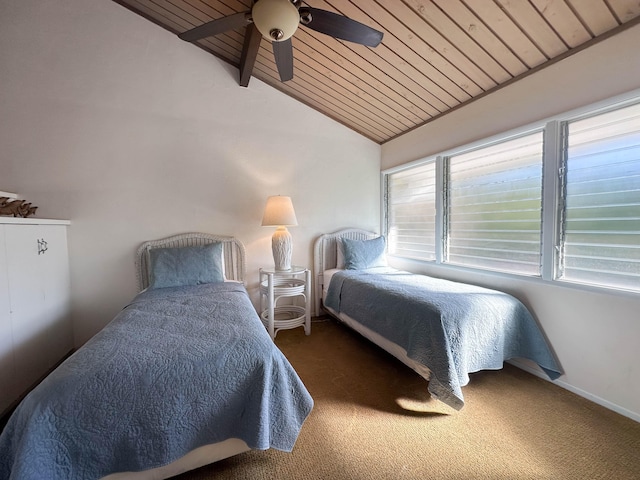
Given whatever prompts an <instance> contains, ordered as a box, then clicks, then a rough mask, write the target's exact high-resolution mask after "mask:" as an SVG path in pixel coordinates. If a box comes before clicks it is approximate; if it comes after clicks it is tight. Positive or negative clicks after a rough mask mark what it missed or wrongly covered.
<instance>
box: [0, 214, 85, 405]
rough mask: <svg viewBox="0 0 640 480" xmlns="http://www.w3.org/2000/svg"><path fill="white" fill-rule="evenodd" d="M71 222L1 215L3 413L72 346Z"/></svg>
mask: <svg viewBox="0 0 640 480" xmlns="http://www.w3.org/2000/svg"><path fill="white" fill-rule="evenodd" d="M69 223H70V222H69V221H66V220H46V219H39V218H36V219H33V218H26V219H25V218H12V217H0V415H2V414H3V413H6V411H7V409H8V408H10V407H11V406H13V404H14V403H15V402H16V401H17V400H18V399H19V398H20V397H21V396H22V395H23V394H25V393H26V392H27V391H28V390H29V389H30V388H31V387H33V386H34V385H35V384H36V383H37V382H38V381H39V380H40V379H41V378H42V377H43V376H44V375H46V374H47V373H48V372H49V370H50V369H51V368H52V367H53V366H54V365H55V364H56V363H57V362H59V361H60V360H61V359H62V358H63V357H64V356H65V355H66V354H67V353H68V352H69V351H70V350H71V349H72V348H73V334H72V327H71V320H70V317H69V312H70V286H69V255H68V250H67V225H69Z"/></svg>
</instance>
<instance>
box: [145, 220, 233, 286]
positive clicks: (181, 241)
mask: <svg viewBox="0 0 640 480" xmlns="http://www.w3.org/2000/svg"><path fill="white" fill-rule="evenodd" d="M214 242H221V243H222V251H223V256H224V271H225V277H226V278H227V280H237V281H239V282H243V283H244V277H245V274H246V264H245V251H244V245H243V244H242V242H240V241H239V240H238V239H236V238H235V237H228V236H224V235H212V234H210V233H197V232H193V233H183V234H180V235H173V236H171V237H166V238H161V239H159V240H149V241H147V242H144V243H143V244H142V245H140V247H138V250H137V251H136V274H137V276H138V288H139V289H140V290H144V289H145V288H147V287H148V286H149V279H150V274H149V250H151V249H153V248H160V247H169V248H171V247H190V246H194V245H208V244H209V243H214Z"/></svg>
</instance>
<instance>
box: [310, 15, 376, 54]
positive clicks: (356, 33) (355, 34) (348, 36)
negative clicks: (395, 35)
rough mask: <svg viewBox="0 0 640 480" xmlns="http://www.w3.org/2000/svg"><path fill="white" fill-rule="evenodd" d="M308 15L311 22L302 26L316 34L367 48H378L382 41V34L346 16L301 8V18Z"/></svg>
mask: <svg viewBox="0 0 640 480" xmlns="http://www.w3.org/2000/svg"><path fill="white" fill-rule="evenodd" d="M307 13H310V14H311V21H310V22H309V23H306V24H305V23H304V22H302V24H303V25H306V26H307V27H309V28H310V29H312V30H315V31H316V32H320V33H324V34H326V35H330V36H332V37H334V38H339V39H341V40H347V41H348V42H354V43H359V44H361V45H366V46H367V47H377V46H378V45H379V44H380V42H381V41H382V36H383V33H382V32H379V31H378V30H376V29H374V28H371V27H369V26H367V25H365V24H363V23H360V22H356V21H355V20H351V19H350V18H349V17H345V16H344V15H340V14H337V13H333V12H329V11H327V10H320V9H317V8H312V7H302V8H300V17H301V18H304V16H305V14H307Z"/></svg>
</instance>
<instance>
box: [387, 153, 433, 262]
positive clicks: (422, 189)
mask: <svg viewBox="0 0 640 480" xmlns="http://www.w3.org/2000/svg"><path fill="white" fill-rule="evenodd" d="M435 228H436V163H435V161H432V162H430V163H426V164H423V165H419V166H417V167H413V168H410V169H406V170H402V171H399V172H395V173H391V174H389V175H388V176H387V237H388V250H389V253H390V254H392V255H398V256H402V257H407V258H416V259H420V260H434V259H435V252H436V248H435V238H436V233H435V231H436V230H435Z"/></svg>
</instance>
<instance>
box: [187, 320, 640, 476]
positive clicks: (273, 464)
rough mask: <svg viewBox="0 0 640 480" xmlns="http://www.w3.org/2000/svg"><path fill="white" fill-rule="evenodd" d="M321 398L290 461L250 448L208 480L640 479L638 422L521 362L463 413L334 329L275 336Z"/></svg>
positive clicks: (472, 390) (212, 470) (477, 388)
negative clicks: (531, 371)
mask: <svg viewBox="0 0 640 480" xmlns="http://www.w3.org/2000/svg"><path fill="white" fill-rule="evenodd" d="M276 344H277V345H278V346H279V347H280V348H281V349H282V351H283V352H284V353H285V355H286V356H287V357H288V358H289V360H290V362H291V363H292V365H293V366H294V367H295V369H296V370H297V371H298V374H299V375H300V377H301V378H302V380H303V381H304V383H305V385H306V386H307V388H308V389H309V392H310V393H311V395H312V396H313V398H314V400H315V406H314V409H313V411H312V413H311V415H310V416H309V418H308V419H307V421H306V422H305V424H304V426H303V429H302V432H301V434H300V437H299V438H298V442H297V444H296V447H295V448H294V450H293V452H292V453H284V452H279V451H252V452H247V453H245V454H242V455H238V456H236V457H232V458H229V459H226V460H223V461H221V462H218V463H216V464H214V465H209V466H206V467H203V468H201V469H199V470H195V471H193V472H189V473H186V474H183V475H181V476H179V477H176V478H179V479H181V480H205V479H247V480H262V479H264V480H266V479H276V480H279V479H300V480H311V479H314V480H315V479H351V480H379V479H390V480H391V479H394V480H395V479H452V480H453V479H456V480H459V479H508V480H520V479H531V480H533V479H535V480H540V479H553V480H565V479H567V480H569V479H576V480H577V479H579V480H595V479H615V480H625V479H629V480H631V479H640V424H639V423H636V422H634V421H632V420H630V419H628V418H625V417H623V416H621V415H618V414H616V413H614V412H611V411H609V410H607V409H605V408H603V407H600V406H598V405H596V404H593V403H591V402H589V401H587V400H585V399H583V398H580V397H578V396H576V395H574V394H572V393H570V392H568V391H566V390H563V389H561V388H559V387H557V386H555V385H553V384H551V383H550V382H546V381H544V380H542V379H539V378H537V377H535V376H533V375H530V374H528V373H526V372H523V371H521V370H519V369H517V368H515V367H513V366H509V365H507V366H505V368H504V369H503V370H500V371H490V372H480V373H476V374H473V375H472V376H471V383H470V384H469V385H468V386H466V387H464V388H463V393H464V395H465V402H466V405H465V407H464V408H463V409H462V410H461V411H459V412H456V411H455V410H453V409H451V408H449V407H447V406H446V405H444V404H442V403H440V402H438V401H435V400H431V399H430V398H429V395H428V393H427V389H426V382H425V381H424V380H423V379H421V378H420V377H419V376H418V375H417V374H415V373H413V372H412V371H411V370H409V369H408V368H407V367H405V366H404V365H402V364H401V363H400V362H398V361H397V360H395V359H394V358H393V357H391V356H389V355H388V354H386V353H385V352H383V351H382V350H380V349H379V348H378V347H375V346H374V345H372V344H370V343H369V342H367V341H366V340H364V339H362V338H361V337H360V336H358V335H357V334H356V333H354V332H352V331H351V330H349V329H347V328H345V327H344V326H342V325H340V324H338V323H336V322H334V321H332V320H326V321H322V322H314V323H313V327H312V334H311V335H310V336H308V337H306V336H305V335H304V333H303V331H302V329H295V330H288V331H282V332H280V333H278V336H277V338H276Z"/></svg>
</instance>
